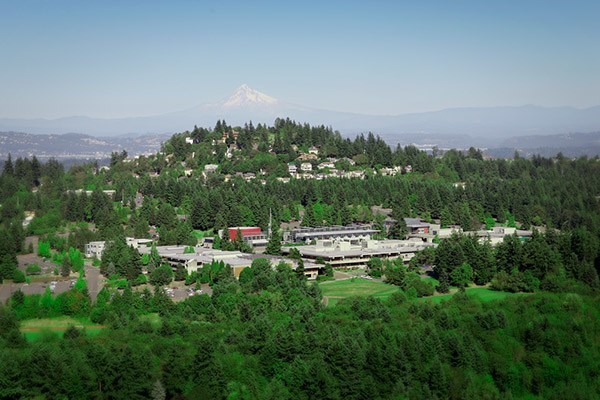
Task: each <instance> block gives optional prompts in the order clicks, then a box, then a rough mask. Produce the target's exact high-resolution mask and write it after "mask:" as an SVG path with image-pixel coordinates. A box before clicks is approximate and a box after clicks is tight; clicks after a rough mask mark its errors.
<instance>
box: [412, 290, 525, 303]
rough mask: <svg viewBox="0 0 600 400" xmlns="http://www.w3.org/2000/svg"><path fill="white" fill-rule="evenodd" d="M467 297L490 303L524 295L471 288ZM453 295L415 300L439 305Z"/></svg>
mask: <svg viewBox="0 0 600 400" xmlns="http://www.w3.org/2000/svg"><path fill="white" fill-rule="evenodd" d="M466 292H467V295H468V296H470V297H477V298H479V300H481V301H492V300H501V299H503V298H505V297H511V296H523V295H525V294H526V293H510V292H498V291H495V290H491V289H490V288H487V287H472V288H467V289H466ZM454 294H455V293H448V294H441V295H437V296H431V297H422V298H420V299H417V300H418V301H433V302H434V303H439V302H441V301H442V300H450V299H451V298H452V296H454Z"/></svg>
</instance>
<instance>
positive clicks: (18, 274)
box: [12, 269, 25, 283]
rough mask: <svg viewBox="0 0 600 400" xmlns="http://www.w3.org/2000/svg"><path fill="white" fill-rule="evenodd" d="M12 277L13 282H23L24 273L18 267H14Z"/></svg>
mask: <svg viewBox="0 0 600 400" xmlns="http://www.w3.org/2000/svg"><path fill="white" fill-rule="evenodd" d="M12 279H13V282H14V283H23V282H25V274H24V273H23V271H21V270H20V269H15V271H14V272H13V276H12Z"/></svg>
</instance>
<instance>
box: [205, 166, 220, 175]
mask: <svg viewBox="0 0 600 400" xmlns="http://www.w3.org/2000/svg"><path fill="white" fill-rule="evenodd" d="M218 168H219V166H218V165H217V164H206V165H205V166H204V172H205V173H207V174H213V173H215V172H217V169H218Z"/></svg>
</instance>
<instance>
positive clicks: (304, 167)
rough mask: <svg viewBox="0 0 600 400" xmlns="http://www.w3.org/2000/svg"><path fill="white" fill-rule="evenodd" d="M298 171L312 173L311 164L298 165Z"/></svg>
mask: <svg viewBox="0 0 600 400" xmlns="http://www.w3.org/2000/svg"><path fill="white" fill-rule="evenodd" d="M300 170H301V171H303V172H310V171H312V164H311V163H308V162H303V163H302V164H300Z"/></svg>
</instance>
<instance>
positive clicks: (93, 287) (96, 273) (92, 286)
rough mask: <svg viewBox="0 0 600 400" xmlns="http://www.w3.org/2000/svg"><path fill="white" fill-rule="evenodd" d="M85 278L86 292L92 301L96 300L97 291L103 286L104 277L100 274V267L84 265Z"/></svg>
mask: <svg viewBox="0 0 600 400" xmlns="http://www.w3.org/2000/svg"><path fill="white" fill-rule="evenodd" d="M85 279H86V280H87V285H88V292H89V293H90V297H91V298H92V301H96V298H97V297H98V293H99V292H100V290H102V288H103V287H104V279H103V278H102V276H101V275H100V268H96V267H92V266H91V265H86V266H85Z"/></svg>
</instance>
